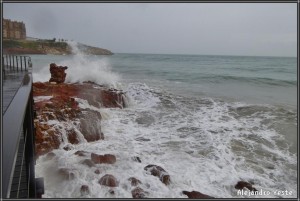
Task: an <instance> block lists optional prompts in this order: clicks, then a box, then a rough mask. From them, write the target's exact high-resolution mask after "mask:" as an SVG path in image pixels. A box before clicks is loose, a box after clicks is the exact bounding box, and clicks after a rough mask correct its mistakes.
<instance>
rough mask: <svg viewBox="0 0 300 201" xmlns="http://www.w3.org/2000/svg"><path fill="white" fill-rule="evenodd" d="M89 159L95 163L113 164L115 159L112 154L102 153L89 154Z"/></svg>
mask: <svg viewBox="0 0 300 201" xmlns="http://www.w3.org/2000/svg"><path fill="white" fill-rule="evenodd" d="M91 160H92V161H93V162H94V163H95V164H101V163H107V164H114V163H115V162H116V161H117V159H116V157H115V156H114V155H112V154H104V155H98V154H94V153H92V154H91Z"/></svg>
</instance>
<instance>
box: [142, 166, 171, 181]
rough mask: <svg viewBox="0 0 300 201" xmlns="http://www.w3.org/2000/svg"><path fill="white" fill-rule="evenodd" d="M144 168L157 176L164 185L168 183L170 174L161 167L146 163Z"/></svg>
mask: <svg viewBox="0 0 300 201" xmlns="http://www.w3.org/2000/svg"><path fill="white" fill-rule="evenodd" d="M144 170H146V171H147V172H150V173H151V175H153V176H156V177H158V178H159V179H160V181H161V182H162V183H164V184H165V185H169V184H170V175H169V174H168V173H167V171H165V170H164V169H163V168H162V167H160V166H158V165H147V166H146V167H144Z"/></svg>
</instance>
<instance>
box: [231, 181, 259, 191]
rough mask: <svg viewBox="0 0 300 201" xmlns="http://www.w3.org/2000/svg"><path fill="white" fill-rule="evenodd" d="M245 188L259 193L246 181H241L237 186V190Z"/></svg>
mask: <svg viewBox="0 0 300 201" xmlns="http://www.w3.org/2000/svg"><path fill="white" fill-rule="evenodd" d="M243 188H248V189H249V190H250V191H257V189H256V188H254V187H252V184H250V183H249V182H246V181H239V182H238V183H237V184H236V185H235V189H240V190H242V189H243Z"/></svg>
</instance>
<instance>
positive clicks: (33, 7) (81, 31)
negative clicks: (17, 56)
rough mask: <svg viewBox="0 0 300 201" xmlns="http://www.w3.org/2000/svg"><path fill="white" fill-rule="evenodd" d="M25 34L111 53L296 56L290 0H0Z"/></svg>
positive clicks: (294, 15) (294, 13)
mask: <svg viewBox="0 0 300 201" xmlns="http://www.w3.org/2000/svg"><path fill="white" fill-rule="evenodd" d="M3 17H4V18H8V19H12V20H17V21H23V22H25V25H26V30H27V36H31V37H36V38H47V39H50V38H51V39H52V38H54V37H55V38H63V39H69V40H71V39H72V40H75V41H77V42H81V43H85V44H87V45H92V46H97V47H102V48H106V49H109V50H111V51H112V52H114V53H157V54H159V53H165V54H204V55H251V56H255V55H257V56H296V54H297V4H296V3H293V4H292V3H285V4H284V3H249V4H248V3H105V4H104V3H3Z"/></svg>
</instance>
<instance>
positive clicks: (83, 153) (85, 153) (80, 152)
mask: <svg viewBox="0 0 300 201" xmlns="http://www.w3.org/2000/svg"><path fill="white" fill-rule="evenodd" d="M74 154H75V155H78V156H87V155H88V154H89V152H86V151H76V152H75V153H74Z"/></svg>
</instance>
